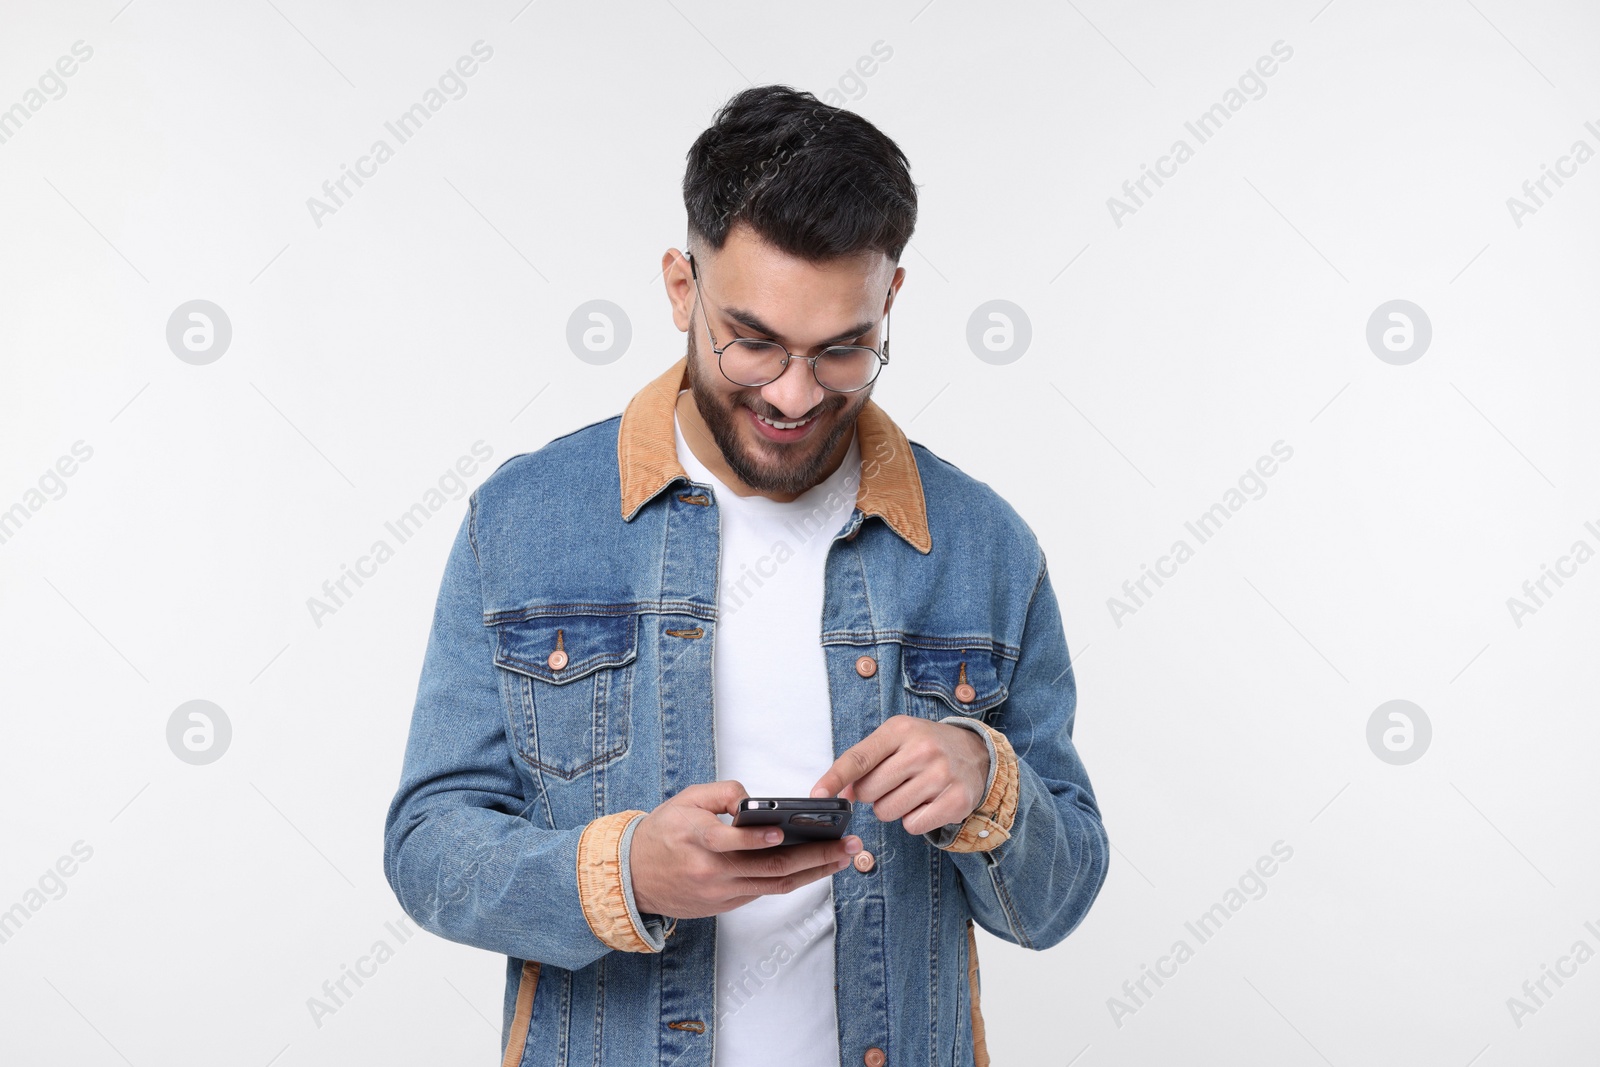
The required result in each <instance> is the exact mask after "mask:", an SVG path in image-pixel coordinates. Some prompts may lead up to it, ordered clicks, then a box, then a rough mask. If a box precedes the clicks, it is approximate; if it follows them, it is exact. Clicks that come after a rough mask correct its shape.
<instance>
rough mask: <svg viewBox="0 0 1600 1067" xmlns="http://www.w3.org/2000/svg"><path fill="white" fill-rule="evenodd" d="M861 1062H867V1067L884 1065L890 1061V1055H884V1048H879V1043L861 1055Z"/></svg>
mask: <svg viewBox="0 0 1600 1067" xmlns="http://www.w3.org/2000/svg"><path fill="white" fill-rule="evenodd" d="M861 1062H862V1063H864V1064H866V1065H867V1067H883V1065H884V1064H885V1063H888V1062H889V1057H888V1056H886V1055H884V1053H883V1049H881V1048H879V1047H878V1046H877V1045H873V1046H872V1047H871V1048H869V1049H867V1051H866V1054H865V1055H863V1056H862V1057H861Z"/></svg>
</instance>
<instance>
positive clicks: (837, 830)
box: [733, 797, 850, 845]
mask: <svg viewBox="0 0 1600 1067" xmlns="http://www.w3.org/2000/svg"><path fill="white" fill-rule="evenodd" d="M733 825H735V826H777V827H780V828H781V829H782V830H783V840H782V841H780V842H779V844H780V845H794V844H798V843H800V842H802V841H837V840H838V839H839V838H841V837H843V836H844V832H845V830H847V829H848V828H849V826H850V802H849V801H848V800H846V799H845V798H843V797H821V798H818V797H745V798H744V799H743V800H741V801H739V810H738V811H737V812H735V813H734V816H733Z"/></svg>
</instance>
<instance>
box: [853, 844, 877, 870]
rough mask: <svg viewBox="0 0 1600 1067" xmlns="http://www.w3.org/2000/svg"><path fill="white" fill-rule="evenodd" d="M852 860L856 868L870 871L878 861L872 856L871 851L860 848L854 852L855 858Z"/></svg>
mask: <svg viewBox="0 0 1600 1067" xmlns="http://www.w3.org/2000/svg"><path fill="white" fill-rule="evenodd" d="M852 862H853V863H854V864H855V865H856V870H858V871H870V870H872V868H873V865H874V864H876V863H877V862H878V861H877V860H875V859H873V858H872V853H870V852H868V851H867V850H866V849H862V850H861V851H860V852H857V853H856V858H855V859H854V860H853V861H852Z"/></svg>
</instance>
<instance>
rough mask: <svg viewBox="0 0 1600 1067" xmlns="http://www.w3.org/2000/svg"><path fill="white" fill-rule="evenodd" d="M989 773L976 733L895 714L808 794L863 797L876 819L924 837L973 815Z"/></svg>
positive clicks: (847, 751)
mask: <svg viewBox="0 0 1600 1067" xmlns="http://www.w3.org/2000/svg"><path fill="white" fill-rule="evenodd" d="M988 778H989V747H988V746H987V745H985V744H984V743H983V738H981V737H979V736H978V733H977V731H975V730H966V729H963V728H961V727H960V726H952V725H951V724H949V723H944V722H930V721H928V720H927V719H921V718H918V717H917V716H915V715H892V716H890V717H889V718H888V719H885V720H884V722H883V724H882V725H881V726H879V727H878V728H877V729H876V730H874V731H872V733H870V734H868V735H867V736H866V737H864V738H862V739H861V741H860V742H859V743H857V744H854V745H851V746H850V747H849V748H847V749H845V750H844V752H843V753H842V754H841V755H840V756H839V758H838V759H837V760H835V761H834V763H833V766H831V767H829V768H828V770H827V773H825V774H824V775H823V776H822V777H821V778H820V779H818V780H817V784H816V785H815V786H813V787H812V789H811V795H812V796H814V797H831V796H842V797H844V798H845V799H846V800H850V801H858V800H859V801H865V802H867V803H869V804H871V805H872V814H873V816H874V817H875V818H877V819H878V821H880V822H893V821H894V820H895V819H899V820H900V825H901V827H902V828H903V829H904V830H905V831H906V833H908V834H925V833H928V832H929V831H930V830H937V829H938V828H939V827H941V826H943V825H945V824H946V823H959V822H962V821H964V820H965V819H966V817H967V816H968V815H971V814H972V813H973V811H974V810H976V809H977V807H978V805H979V804H981V803H983V787H984V783H985V782H986V781H988ZM841 790H842V792H841Z"/></svg>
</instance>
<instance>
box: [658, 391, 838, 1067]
mask: <svg viewBox="0 0 1600 1067" xmlns="http://www.w3.org/2000/svg"><path fill="white" fill-rule="evenodd" d="M673 426H674V435H675V437H676V439H677V445H678V461H679V462H680V463H682V464H683V469H684V470H685V471H687V472H688V474H689V477H690V478H691V479H693V480H694V481H697V482H703V483H705V484H708V485H710V486H711V487H712V489H713V491H714V492H715V494H716V502H717V508H718V511H719V513H720V519H721V527H720V529H721V539H722V541H721V562H720V566H719V574H718V579H719V582H718V589H717V611H718V622H717V625H716V628H715V638H714V644H713V647H712V665H713V666H712V706H713V708H714V709H715V733H716V760H717V777H718V778H719V779H727V778H732V779H736V780H738V781H739V782H740V783H742V784H743V785H744V787H745V790H746V791H747V792H748V793H749V794H750V795H751V796H755V797H762V796H778V797H803V796H807V795H809V794H810V792H811V786H812V785H813V784H814V783H815V782H816V780H817V779H818V778H819V777H821V775H822V772H823V771H825V770H827V769H828V767H829V766H830V765H831V764H832V763H833V758H834V757H833V712H832V707H831V703H830V701H829V699H828V678H827V667H826V662H825V661H824V659H823V654H822V646H821V644H820V637H821V633H822V594H823V563H824V561H825V560H826V558H827V553H828V547H829V545H831V544H832V542H833V537H834V535H835V534H836V533H838V532H839V530H840V528H841V527H843V526H844V523H845V521H846V520H847V519H848V518H849V517H850V512H851V510H852V509H854V507H855V504H856V489H857V487H858V485H859V484H860V481H861V453H860V449H859V448H858V446H857V444H856V442H855V440H854V438H853V437H852V440H851V443H850V451H849V452H848V454H846V456H845V458H844V462H842V463H840V464H839V468H838V469H837V470H836V471H834V472H833V474H831V475H830V476H829V477H828V478H826V479H825V480H823V481H822V482H820V483H818V484H817V485H814V486H812V487H811V488H810V489H808V490H807V491H806V492H804V493H802V494H801V495H800V496H799V497H797V498H795V499H794V500H793V501H790V502H788V503H780V502H778V501H776V500H772V499H769V498H767V497H764V496H760V495H756V496H739V495H737V494H736V493H734V491H733V490H732V489H729V488H728V487H727V486H726V485H725V484H724V483H723V482H722V481H721V480H720V479H718V478H717V477H716V476H715V475H713V474H712V473H711V472H710V471H709V470H707V469H706V467H705V466H704V465H703V464H702V463H701V462H700V461H699V460H698V459H696V458H695V455H694V453H693V452H691V451H690V450H689V447H688V445H687V444H686V443H685V441H684V438H683V431H682V429H681V428H680V427H678V425H677V420H676V418H674V420H673ZM722 821H723V822H731V821H732V816H729V815H724V816H722ZM846 870H849V868H846ZM716 929H717V961H716V988H717V998H716V999H717V1014H716V1029H715V1031H714V1035H715V1044H714V1047H715V1050H716V1054H715V1060H716V1063H717V1064H719V1065H722V1067H729V1065H734V1067H745V1065H748V1064H761V1065H762V1067H839V1020H838V1011H837V1008H836V1003H835V999H834V951H833V949H834V923H833V878H832V877H826V878H821V879H818V880H816V881H814V882H810V883H808V884H806V885H803V886H801V887H800V888H799V889H796V890H794V891H793V892H790V893H774V894H768V895H765V896H759V897H757V898H756V899H754V900H752V901H750V902H749V903H747V904H744V905H742V906H740V907H738V908H735V909H733V910H732V911H727V912H723V913H722V914H720V915H718V916H717V928H716Z"/></svg>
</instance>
